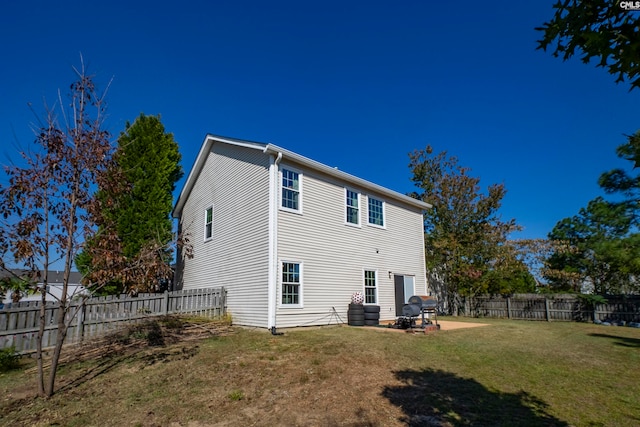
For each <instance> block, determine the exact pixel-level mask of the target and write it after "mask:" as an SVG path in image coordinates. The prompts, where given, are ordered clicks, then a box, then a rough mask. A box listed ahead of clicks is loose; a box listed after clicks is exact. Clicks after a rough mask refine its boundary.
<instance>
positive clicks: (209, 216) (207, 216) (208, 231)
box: [204, 206, 213, 240]
mask: <svg viewBox="0 0 640 427" xmlns="http://www.w3.org/2000/svg"><path fill="white" fill-rule="evenodd" d="M212 237H213V206H209V207H208V208H207V209H205V211H204V240H209V239H211V238H212Z"/></svg>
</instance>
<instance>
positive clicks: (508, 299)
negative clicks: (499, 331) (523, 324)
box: [507, 297, 511, 319]
mask: <svg viewBox="0 0 640 427" xmlns="http://www.w3.org/2000/svg"><path fill="white" fill-rule="evenodd" d="M507 318H508V319H511V297H507Z"/></svg>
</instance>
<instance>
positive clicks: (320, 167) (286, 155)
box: [264, 144, 433, 210]
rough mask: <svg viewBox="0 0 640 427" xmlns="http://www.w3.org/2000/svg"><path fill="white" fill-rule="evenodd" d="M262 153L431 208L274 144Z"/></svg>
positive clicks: (397, 198)
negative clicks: (278, 155)
mask: <svg viewBox="0 0 640 427" xmlns="http://www.w3.org/2000/svg"><path fill="white" fill-rule="evenodd" d="M264 152H265V153H271V154H276V155H277V154H278V153H282V157H283V159H288V160H291V161H293V162H295V163H299V164H301V165H303V166H307V167H309V168H311V169H315V170H317V171H319V172H322V173H325V174H327V175H329V176H333V177H335V178H338V179H339V180H341V181H345V182H347V183H349V184H350V185H354V186H359V187H361V188H364V189H366V190H370V191H372V192H374V193H376V194H381V195H384V196H387V197H389V198H391V199H395V200H399V201H401V202H404V203H406V204H408V205H411V206H415V207H417V208H420V209H422V210H426V209H431V208H432V207H433V206H432V205H430V204H429V203H425V202H423V201H422V200H418V199H414V198H413V197H409V196H407V195H404V194H402V193H398V192H397V191H393V190H390V189H388V188H386V187H383V186H381V185H378V184H374V183H372V182H370V181H367V180H364V179H362V178H358V177H357V176H354V175H351V174H348V173H346V172H342V171H341V170H339V169H336V168H332V167H330V166H327V165H325V164H322V163H320V162H317V161H315V160H311V159H309V158H307V157H304V156H301V155H300V154H296V153H294V152H293V151H289V150H286V149H284V148H282V147H278V146H277V145H274V144H267V146H266V147H264Z"/></svg>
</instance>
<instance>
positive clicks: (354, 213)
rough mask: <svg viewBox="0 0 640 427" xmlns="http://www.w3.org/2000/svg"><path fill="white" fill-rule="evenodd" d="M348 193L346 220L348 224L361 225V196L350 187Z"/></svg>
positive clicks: (346, 191)
mask: <svg viewBox="0 0 640 427" xmlns="http://www.w3.org/2000/svg"><path fill="white" fill-rule="evenodd" d="M345 194H346V203H345V206H346V220H347V224H354V225H360V198H359V197H358V196H359V194H358V193H356V192H355V191H351V190H349V189H346V190H345Z"/></svg>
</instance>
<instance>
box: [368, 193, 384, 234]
mask: <svg viewBox="0 0 640 427" xmlns="http://www.w3.org/2000/svg"><path fill="white" fill-rule="evenodd" d="M367 199H368V207H369V224H370V225H377V226H379V227H384V202H383V201H382V200H378V199H374V198H373V197H367Z"/></svg>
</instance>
